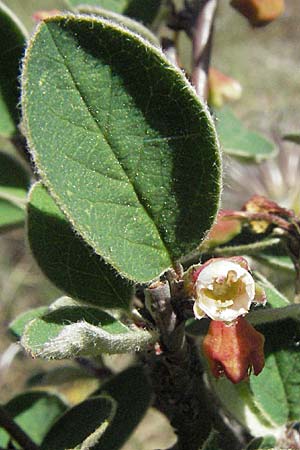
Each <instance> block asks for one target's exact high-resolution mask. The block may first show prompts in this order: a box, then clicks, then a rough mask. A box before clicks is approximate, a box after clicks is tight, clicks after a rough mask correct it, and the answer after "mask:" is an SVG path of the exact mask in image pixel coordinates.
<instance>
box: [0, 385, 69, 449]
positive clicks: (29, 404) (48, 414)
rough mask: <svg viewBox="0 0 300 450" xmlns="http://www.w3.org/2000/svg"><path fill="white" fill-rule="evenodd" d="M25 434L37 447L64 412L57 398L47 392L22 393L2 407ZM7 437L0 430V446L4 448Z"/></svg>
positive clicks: (63, 405)
mask: <svg viewBox="0 0 300 450" xmlns="http://www.w3.org/2000/svg"><path fill="white" fill-rule="evenodd" d="M4 407H5V409H6V410H7V412H8V413H9V414H10V416H11V417H13V418H14V420H15V421H16V423H17V424H18V425H19V426H20V427H21V428H22V430H23V431H25V433H26V434H28V435H29V437H30V438H31V439H32V440H33V441H34V442H35V443H36V444H37V445H39V444H40V443H41V442H42V440H43V438H44V436H45V435H46V433H47V432H48V430H49V429H50V427H51V426H52V424H53V423H54V422H55V420H56V419H57V418H58V417H59V416H60V415H61V414H62V413H63V412H64V411H65V410H66V405H65V404H64V403H63V402H62V400H60V398H59V397H57V396H56V395H53V394H49V393H47V392H38V391H37V392H24V393H22V394H20V395H18V396H16V397H14V398H13V399H12V400H10V401H9V402H8V403H7V404H6V405H4ZM9 439H10V438H9V435H8V434H7V432H6V431H4V430H3V429H2V428H0V446H1V447H2V448H6V446H7V445H8V442H9Z"/></svg>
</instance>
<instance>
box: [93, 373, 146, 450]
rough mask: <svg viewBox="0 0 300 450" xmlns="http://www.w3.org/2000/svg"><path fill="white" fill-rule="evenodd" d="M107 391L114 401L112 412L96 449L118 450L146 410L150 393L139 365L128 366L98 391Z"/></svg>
mask: <svg viewBox="0 0 300 450" xmlns="http://www.w3.org/2000/svg"><path fill="white" fill-rule="evenodd" d="M98 392H99V394H102V393H105V394H108V395H110V396H111V397H112V398H113V399H114V400H115V401H116V402H117V405H118V408H117V412H116V415H115V417H114V419H113V421H112V423H111V424H110V426H109V427H108V428H107V430H106V432H105V434H104V435H103V436H102V438H101V439H100V442H99V444H98V447H97V450H108V449H109V450H118V449H120V448H121V447H122V445H123V444H124V442H125V441H126V440H127V439H128V437H129V436H130V434H131V433H132V432H133V430H134V429H135V427H136V426H137V425H138V423H139V422H140V421H141V419H142V418H143V416H144V414H145V413H146V411H147V409H148V407H149V405H150V402H151V397H152V395H151V394H152V392H151V388H150V386H149V382H148V379H147V377H146V376H145V373H144V371H143V369H142V368H141V367H138V366H137V367H130V368H129V369H127V370H125V371H123V372H121V373H120V374H118V375H116V376H115V377H114V378H112V379H111V380H110V381H108V382H107V383H105V384H103V386H102V387H101V388H100V390H99V391H98Z"/></svg>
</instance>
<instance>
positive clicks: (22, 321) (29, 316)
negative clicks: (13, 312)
mask: <svg viewBox="0 0 300 450" xmlns="http://www.w3.org/2000/svg"><path fill="white" fill-rule="evenodd" d="M47 310H48V308H47V307H46V306H40V307H39V308H34V309H28V310H27V311H25V312H24V313H22V314H19V315H18V316H17V317H16V318H15V319H14V320H13V321H12V322H11V323H10V324H9V331H10V332H11V333H12V334H13V336H14V337H16V338H18V339H20V337H21V336H22V334H23V333H24V329H25V326H26V325H27V324H28V323H29V322H30V321H31V320H33V319H36V318H37V317H40V316H42V315H43V314H45V313H46V311H47Z"/></svg>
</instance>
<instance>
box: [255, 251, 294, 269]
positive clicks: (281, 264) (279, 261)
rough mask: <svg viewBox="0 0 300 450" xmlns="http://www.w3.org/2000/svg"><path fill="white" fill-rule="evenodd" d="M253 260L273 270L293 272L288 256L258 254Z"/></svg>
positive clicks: (292, 265)
mask: <svg viewBox="0 0 300 450" xmlns="http://www.w3.org/2000/svg"><path fill="white" fill-rule="evenodd" d="M255 258H256V259H257V260H258V261H261V262H263V263H265V264H267V265H268V266H270V267H272V268H274V269H277V270H279V269H284V270H288V271H290V272H294V271H295V267H294V264H293V263H292V261H291V258H290V257H289V256H284V255H268V254H266V253H265V254H260V255H256V256H255Z"/></svg>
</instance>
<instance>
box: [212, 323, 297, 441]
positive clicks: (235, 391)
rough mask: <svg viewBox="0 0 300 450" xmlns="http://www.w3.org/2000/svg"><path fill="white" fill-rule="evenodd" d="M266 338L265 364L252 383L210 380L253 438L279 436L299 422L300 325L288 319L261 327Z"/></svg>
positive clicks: (228, 407) (253, 377) (226, 406)
mask: <svg viewBox="0 0 300 450" xmlns="http://www.w3.org/2000/svg"><path fill="white" fill-rule="evenodd" d="M258 329H259V331H260V332H261V333H263V334H264V336H265V339H266V341H265V355H266V363H265V368H264V369H263V371H262V372H261V373H260V374H259V375H258V376H257V377H255V376H250V379H249V382H243V383H240V384H239V385H233V384H232V383H230V381H228V380H226V379H221V380H218V382H216V381H215V380H211V382H212V386H213V389H214V391H215V392H216V394H217V396H218V397H219V399H220V401H221V403H222V404H223V406H224V407H225V408H226V409H227V410H228V411H229V412H230V413H231V414H232V415H233V416H234V417H235V418H236V419H237V420H238V421H239V422H240V423H242V424H243V425H244V426H245V427H246V428H247V429H248V430H249V431H250V432H251V434H253V435H254V436H257V437H259V436H268V435H273V436H274V437H277V438H278V437H279V436H280V434H281V433H282V431H283V429H284V427H285V426H286V424H287V423H288V422H290V421H294V420H295V421H299V420H300V389H299V387H300V351H299V342H300V322H299V321H298V320H297V321H296V320H291V319H289V320H285V321H278V322H273V323H270V324H265V325H263V326H260V327H258Z"/></svg>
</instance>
